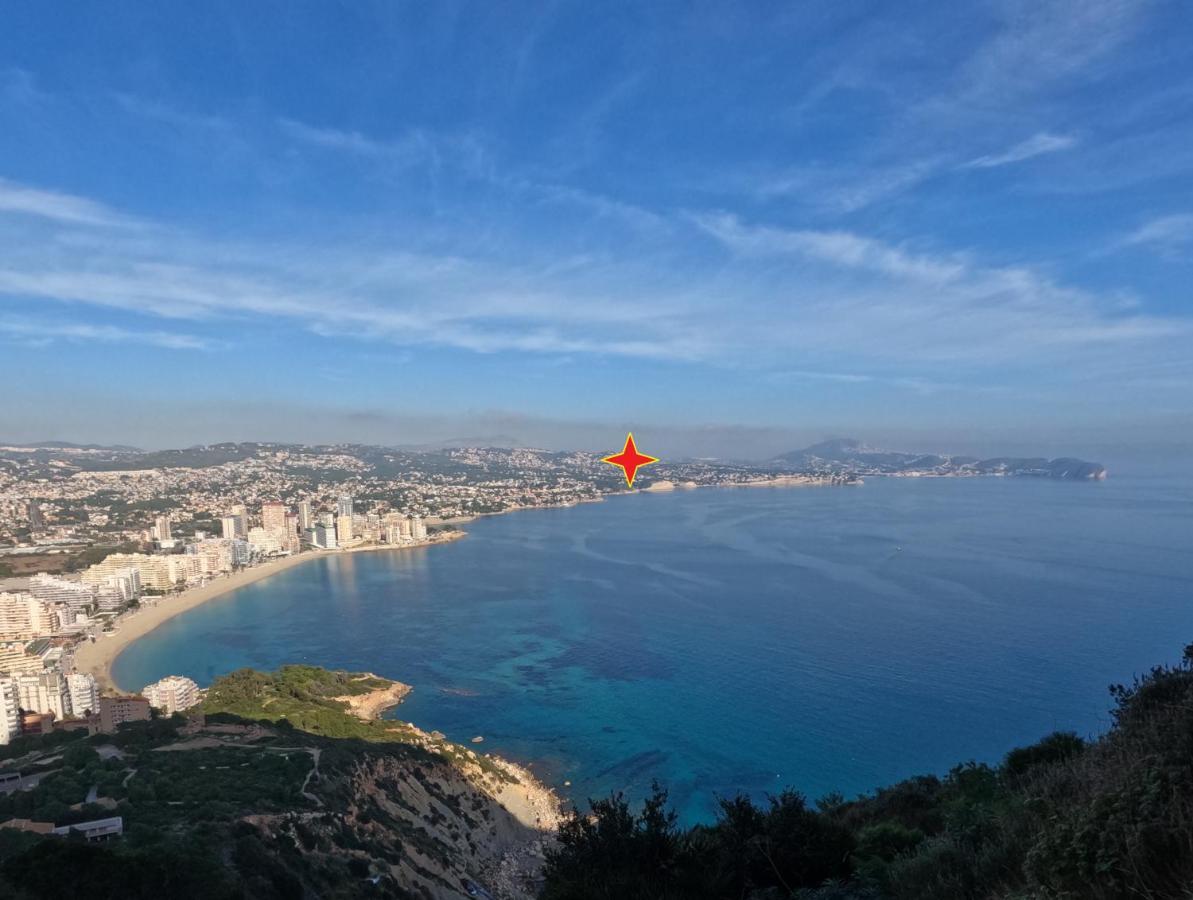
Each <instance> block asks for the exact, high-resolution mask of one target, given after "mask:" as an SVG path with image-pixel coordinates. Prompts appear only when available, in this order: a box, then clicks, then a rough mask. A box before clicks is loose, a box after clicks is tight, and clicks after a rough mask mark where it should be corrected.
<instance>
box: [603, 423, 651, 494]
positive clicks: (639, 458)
mask: <svg viewBox="0 0 1193 900" xmlns="http://www.w3.org/2000/svg"><path fill="white" fill-rule="evenodd" d="M601 461H602V462H607V463H608V464H609V465H611V466H617V467H618V468H619V469H621V471H622V472H624V473H625V484H626V487H633V486H634V475H635V474H637V472H638V470H639V469H640V468H642V467H643V466H649V465H650V464H651V463H657V462H658V461H659V458H658V457H657V456H646V455H645V454H642V453H639V452H638V448H637V447H636V446H634V435H633V433H630V434H627V435H626V436H625V447H624V448H623V449H622V451H621V452H620V453H615V454H613V456H606V457H603V458H602V460H601Z"/></svg>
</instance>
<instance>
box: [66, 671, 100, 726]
mask: <svg viewBox="0 0 1193 900" xmlns="http://www.w3.org/2000/svg"><path fill="white" fill-rule="evenodd" d="M66 687H67V690H68V691H69V692H70V708H71V710H72V711H73V712H74V714H75V715H76V716H83V715H85V714H86V713H88V712H93V713H98V712H99V688H98V687H97V686H96V683H95V676H94V675H92V674H91V673H89V672H72V673H71V674H69V675H67V676H66Z"/></svg>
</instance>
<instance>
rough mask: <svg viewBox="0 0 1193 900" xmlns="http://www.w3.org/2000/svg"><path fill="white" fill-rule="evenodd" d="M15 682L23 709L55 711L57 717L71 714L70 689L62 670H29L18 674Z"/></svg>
mask: <svg viewBox="0 0 1193 900" xmlns="http://www.w3.org/2000/svg"><path fill="white" fill-rule="evenodd" d="M13 683H14V684H15V685H16V687H17V701H18V702H19V703H20V705H21V709H24V710H27V711H30V712H39V713H53V714H54V718H56V719H65V718H66V717H67V716H69V715H70V711H71V705H70V689H69V688H68V687H67V686H66V679H65V678H63V677H62V673H61V672H57V671H53V670H47V671H44V672H28V673H26V674H24V675H17V676H16V677H15V678H13Z"/></svg>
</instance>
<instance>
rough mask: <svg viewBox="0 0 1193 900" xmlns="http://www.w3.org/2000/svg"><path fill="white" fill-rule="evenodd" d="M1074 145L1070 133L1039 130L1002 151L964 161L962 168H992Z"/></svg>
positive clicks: (1055, 151)
mask: <svg viewBox="0 0 1193 900" xmlns="http://www.w3.org/2000/svg"><path fill="white" fill-rule="evenodd" d="M1076 145H1077V139H1076V138H1075V137H1073V136H1072V135H1067V134H1050V133H1049V132H1046V131H1041V132H1040V133H1039V134H1035V135H1032V136H1031V137H1029V138H1028V139H1027V140H1025V141H1021V142H1020V143H1018V144H1016V145H1015V146H1014V147H1011V148H1010V149H1009V150H1005V151H1003V152H1002V153H994V154H990V155H987V156H979V157H977V158H976V159H971V160H970V161H969V162H967V163H964V164H963V165H962V168H966V169H993V168H997V167H998V166H1006V165H1010V164H1011V163H1017V162H1023V161H1024V160H1027V159H1032V158H1033V157H1036V156H1044V155H1046V154H1049V153H1058V152H1059V151H1061V150H1068V149H1069V148H1071V147H1074V146H1076Z"/></svg>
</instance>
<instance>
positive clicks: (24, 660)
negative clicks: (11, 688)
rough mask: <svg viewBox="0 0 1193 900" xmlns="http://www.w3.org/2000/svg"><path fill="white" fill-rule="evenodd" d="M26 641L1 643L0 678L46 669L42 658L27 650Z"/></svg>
mask: <svg viewBox="0 0 1193 900" xmlns="http://www.w3.org/2000/svg"><path fill="white" fill-rule="evenodd" d="M26 643H27V642H26V641H0V678H5V677H7V676H10V675H19V674H21V673H22V672H40V671H41V670H42V669H44V668H45V663H44V662H42V659H41V657H40V656H37V655H35V654H33V653H29V652H28V651H27V650H26V649H25V645H26Z"/></svg>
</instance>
